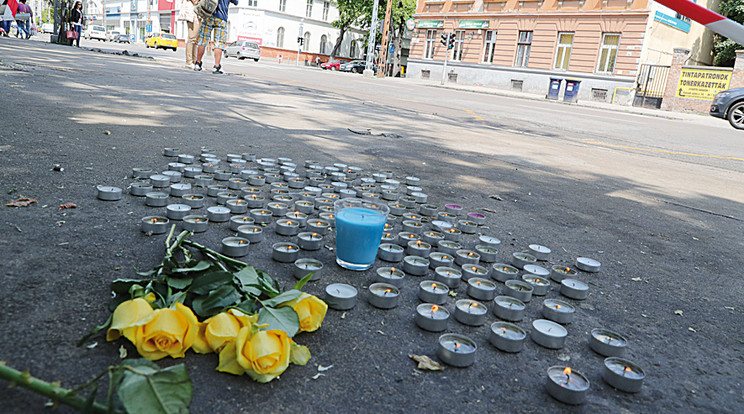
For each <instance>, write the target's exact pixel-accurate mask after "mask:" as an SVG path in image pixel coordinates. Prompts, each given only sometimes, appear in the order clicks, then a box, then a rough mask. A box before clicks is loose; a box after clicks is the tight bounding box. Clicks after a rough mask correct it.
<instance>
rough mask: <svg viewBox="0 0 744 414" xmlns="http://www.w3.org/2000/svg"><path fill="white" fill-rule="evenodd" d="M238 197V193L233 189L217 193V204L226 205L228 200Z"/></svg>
mask: <svg viewBox="0 0 744 414" xmlns="http://www.w3.org/2000/svg"><path fill="white" fill-rule="evenodd" d="M237 198H238V193H233V192H232V191H223V192H221V193H219V194H217V204H219V205H225V204H227V200H236V199H237ZM238 214H240V213H238Z"/></svg>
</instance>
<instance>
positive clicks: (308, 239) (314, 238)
mask: <svg viewBox="0 0 744 414" xmlns="http://www.w3.org/2000/svg"><path fill="white" fill-rule="evenodd" d="M297 245H298V246H300V249H302V250H309V251H313V250H320V248H321V247H323V236H322V235H320V234H318V233H314V232H309V231H307V232H303V233H300V234H298V235H297Z"/></svg>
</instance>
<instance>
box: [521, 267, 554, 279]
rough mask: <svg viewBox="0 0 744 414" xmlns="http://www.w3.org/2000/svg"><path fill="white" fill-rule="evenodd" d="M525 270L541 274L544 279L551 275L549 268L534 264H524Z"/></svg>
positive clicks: (537, 274) (536, 274)
mask: <svg viewBox="0 0 744 414" xmlns="http://www.w3.org/2000/svg"><path fill="white" fill-rule="evenodd" d="M524 271H525V272H527V273H530V274H533V275H535V276H540V277H541V278H544V279H547V278H548V276H550V271H549V270H548V269H546V268H544V267H542V266H538V265H534V264H531V265H524Z"/></svg>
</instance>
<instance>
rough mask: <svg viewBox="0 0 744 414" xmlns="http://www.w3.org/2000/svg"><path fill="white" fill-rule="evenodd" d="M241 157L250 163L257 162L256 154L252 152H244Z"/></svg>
mask: <svg viewBox="0 0 744 414" xmlns="http://www.w3.org/2000/svg"><path fill="white" fill-rule="evenodd" d="M240 156H241V157H242V158H243V159H244V160H246V161H248V162H254V161H256V154H254V153H252V152H244V153H242V154H240Z"/></svg>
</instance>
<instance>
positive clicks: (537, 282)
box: [522, 274, 550, 296]
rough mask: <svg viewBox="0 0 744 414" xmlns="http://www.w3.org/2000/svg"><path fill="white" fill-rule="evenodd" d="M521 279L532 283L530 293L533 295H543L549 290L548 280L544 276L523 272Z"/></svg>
mask: <svg viewBox="0 0 744 414" xmlns="http://www.w3.org/2000/svg"><path fill="white" fill-rule="evenodd" d="M522 280H523V281H525V282H527V283H529V284H530V285H532V289H533V290H532V294H533V295H535V296H545V295H547V294H548V290H550V281H549V280H548V279H546V278H544V277H540V276H535V275H533V274H525V275H522Z"/></svg>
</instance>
